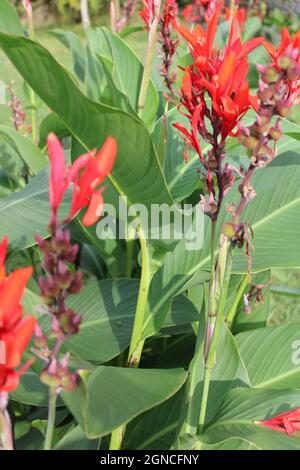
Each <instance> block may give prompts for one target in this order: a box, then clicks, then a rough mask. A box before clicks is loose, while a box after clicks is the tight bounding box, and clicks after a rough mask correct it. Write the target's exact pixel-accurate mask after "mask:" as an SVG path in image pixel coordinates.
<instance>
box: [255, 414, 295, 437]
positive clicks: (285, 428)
mask: <svg viewBox="0 0 300 470" xmlns="http://www.w3.org/2000/svg"><path fill="white" fill-rule="evenodd" d="M256 424H261V425H263V426H266V427H268V428H270V429H274V430H275V431H279V432H282V433H286V434H293V433H294V432H295V431H300V408H295V409H294V410H291V411H284V412H283V413H279V414H278V415H276V416H274V417H273V418H271V419H267V420H265V421H256Z"/></svg>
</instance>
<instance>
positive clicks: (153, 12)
mask: <svg viewBox="0 0 300 470" xmlns="http://www.w3.org/2000/svg"><path fill="white" fill-rule="evenodd" d="M160 3H161V2H160V0H143V6H144V8H143V9H142V10H141V11H140V12H139V16H140V17H141V18H142V20H143V22H144V23H145V26H146V27H147V28H148V29H150V28H151V26H152V24H153V22H154V20H155V19H156V18H157V17H158V15H159V10H160Z"/></svg>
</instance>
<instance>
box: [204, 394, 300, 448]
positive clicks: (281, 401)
mask: <svg viewBox="0 0 300 470" xmlns="http://www.w3.org/2000/svg"><path fill="white" fill-rule="evenodd" d="M299 406H300V396H299V392H298V391H293V390H284V391H279V390H260V389H257V390H253V389H249V388H248V389H247V388H240V389H236V390H231V391H230V392H228V393H227V394H226V395H225V397H224V401H223V403H222V405H221V407H220V409H219V411H218V413H217V415H216V417H215V419H214V421H213V422H212V423H210V425H209V426H208V428H207V430H206V432H205V433H204V434H202V435H201V436H200V439H201V440H202V441H205V442H206V443H207V444H215V443H217V442H219V441H222V440H224V439H228V438H241V439H246V440H248V441H250V442H252V443H253V444H254V445H256V446H257V447H258V448H259V449H262V450H280V449H282V450H299V449H300V437H299V435H297V434H295V435H292V436H291V435H287V434H284V433H281V432H278V431H274V430H271V429H268V428H267V427H265V426H263V425H261V424H256V421H259V420H265V419H268V418H271V417H272V416H275V415H276V414H278V413H281V412H283V411H288V410H289V409H293V408H295V407H299Z"/></svg>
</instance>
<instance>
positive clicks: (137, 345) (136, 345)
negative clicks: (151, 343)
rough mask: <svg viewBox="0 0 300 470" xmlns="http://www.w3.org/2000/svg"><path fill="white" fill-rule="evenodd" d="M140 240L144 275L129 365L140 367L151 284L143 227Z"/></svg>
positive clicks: (148, 257)
mask: <svg viewBox="0 0 300 470" xmlns="http://www.w3.org/2000/svg"><path fill="white" fill-rule="evenodd" d="M139 241H140V245H141V259H142V275H141V281H140V287H139V294H138V300H137V306H136V312H135V317H134V324H133V330H132V336H131V342H130V346H129V354H128V365H129V366H130V367H138V366H139V362H140V359H141V354H142V350H143V344H144V341H143V340H142V332H143V326H144V318H145V310H146V307H147V303H148V293H149V286H150V277H151V276H150V256H149V250H148V246H147V240H146V238H145V235H144V233H143V231H142V229H141V228H140V229H139Z"/></svg>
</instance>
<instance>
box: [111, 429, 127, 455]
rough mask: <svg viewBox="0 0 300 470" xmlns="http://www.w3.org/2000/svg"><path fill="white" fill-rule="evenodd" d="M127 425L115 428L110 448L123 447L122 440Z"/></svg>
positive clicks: (118, 448) (117, 448)
mask: <svg viewBox="0 0 300 470" xmlns="http://www.w3.org/2000/svg"><path fill="white" fill-rule="evenodd" d="M124 431H125V427H124V426H120V427H119V428H117V429H115V430H114V431H113V432H112V434H111V438H110V444H109V450H120V449H121V447H122V441H123V436H124Z"/></svg>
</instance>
